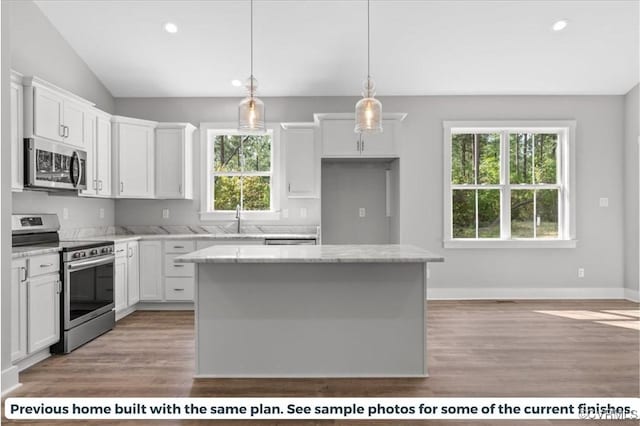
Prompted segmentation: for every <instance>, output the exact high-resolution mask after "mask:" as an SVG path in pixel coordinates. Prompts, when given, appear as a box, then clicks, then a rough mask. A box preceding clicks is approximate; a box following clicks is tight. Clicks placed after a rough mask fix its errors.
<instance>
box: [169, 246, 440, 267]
mask: <svg viewBox="0 0 640 426" xmlns="http://www.w3.org/2000/svg"><path fill="white" fill-rule="evenodd" d="M174 261H175V262H178V263H416V262H444V257H442V256H440V255H438V254H435V253H432V252H429V251H427V250H424V249H421V248H419V247H416V246H412V245H404V244H380V245H369V244H354V245H347V244H344V245H343V244H341V245H315V246H314V245H291V246H234V247H231V246H213V247H208V248H205V249H202V250H198V251H195V252H192V253H188V254H185V255H183V256H180V257H177V258H176V259H175V260H174Z"/></svg>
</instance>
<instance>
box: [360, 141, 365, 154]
mask: <svg viewBox="0 0 640 426" xmlns="http://www.w3.org/2000/svg"><path fill="white" fill-rule="evenodd" d="M362 151H364V139H361V140H360V152H362Z"/></svg>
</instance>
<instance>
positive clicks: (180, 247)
mask: <svg viewBox="0 0 640 426" xmlns="http://www.w3.org/2000/svg"><path fill="white" fill-rule="evenodd" d="M173 248H174V249H183V248H184V246H173Z"/></svg>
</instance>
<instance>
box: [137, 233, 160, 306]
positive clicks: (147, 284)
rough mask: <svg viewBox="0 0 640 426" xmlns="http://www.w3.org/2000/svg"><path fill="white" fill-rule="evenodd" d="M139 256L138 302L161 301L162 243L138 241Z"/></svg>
mask: <svg viewBox="0 0 640 426" xmlns="http://www.w3.org/2000/svg"><path fill="white" fill-rule="evenodd" d="M139 255H140V300H145V301H159V300H162V297H163V289H162V242H161V241H140V254H139Z"/></svg>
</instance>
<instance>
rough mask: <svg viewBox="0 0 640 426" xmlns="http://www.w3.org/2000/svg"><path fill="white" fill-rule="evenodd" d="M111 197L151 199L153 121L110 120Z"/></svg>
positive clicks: (153, 175) (152, 189)
mask: <svg viewBox="0 0 640 426" xmlns="http://www.w3.org/2000/svg"><path fill="white" fill-rule="evenodd" d="M112 121H113V129H112V132H113V133H112V143H113V151H112V152H113V157H112V158H113V159H114V160H115V167H113V172H114V176H113V180H112V181H113V187H112V189H113V193H114V195H116V196H117V197H119V198H154V192H155V191H154V186H155V174H154V171H155V154H154V139H155V138H154V131H155V127H156V125H157V124H158V123H156V122H155V121H147V120H137V119H133V118H127V117H120V116H113V118H112Z"/></svg>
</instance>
